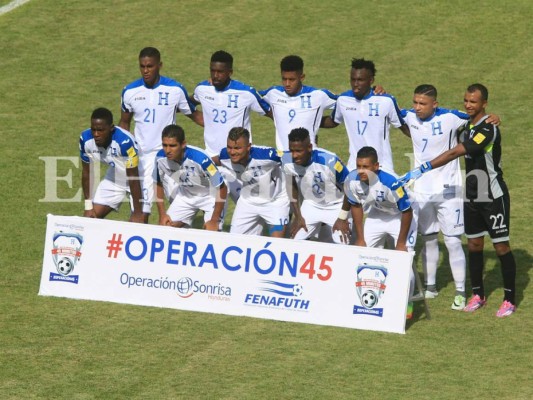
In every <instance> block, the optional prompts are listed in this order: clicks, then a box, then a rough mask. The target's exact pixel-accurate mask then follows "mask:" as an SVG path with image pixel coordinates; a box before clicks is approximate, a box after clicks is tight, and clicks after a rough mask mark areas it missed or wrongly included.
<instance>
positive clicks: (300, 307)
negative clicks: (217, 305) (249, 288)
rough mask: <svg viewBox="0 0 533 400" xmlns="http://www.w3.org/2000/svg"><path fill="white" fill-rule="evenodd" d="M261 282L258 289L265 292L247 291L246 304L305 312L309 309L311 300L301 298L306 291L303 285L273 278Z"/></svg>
mask: <svg viewBox="0 0 533 400" xmlns="http://www.w3.org/2000/svg"><path fill="white" fill-rule="evenodd" d="M259 282H260V284H261V286H260V287H258V288H257V290H258V291H260V292H263V293H262V294H257V293H246V295H245V297H244V304H245V305H248V306H256V307H267V308H275V309H285V310H291V311H304V312H306V311H307V310H308V309H309V304H310V300H304V299H301V298H299V297H301V296H302V295H303V293H304V288H303V286H302V285H300V284H292V283H283V282H277V281H271V280H261V281H259ZM264 293H267V294H264Z"/></svg>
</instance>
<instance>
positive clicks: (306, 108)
mask: <svg viewBox="0 0 533 400" xmlns="http://www.w3.org/2000/svg"><path fill="white" fill-rule="evenodd" d="M280 68H281V83H282V86H272V87H271V88H269V89H267V90H263V91H261V92H259V93H260V94H261V96H263V99H264V100H265V101H266V102H267V103H268V104H269V105H270V107H271V109H272V116H273V119H274V125H275V126H276V147H277V148H278V149H279V150H283V151H287V150H289V141H288V135H289V133H290V132H291V130H292V129H294V128H300V127H303V128H305V129H307V130H308V131H309V136H310V139H311V143H312V145H313V147H316V145H317V134H318V129H319V128H320V121H321V119H322V114H323V113H324V111H325V110H326V109H330V108H333V106H334V105H335V101H336V100H337V96H335V95H334V94H332V93H331V92H329V91H328V90H326V89H316V88H314V87H311V86H305V85H304V84H303V81H304V79H305V74H304V62H303V60H302V59H301V58H300V57H299V56H294V55H291V56H287V57H285V58H283V59H282V60H281V63H280Z"/></svg>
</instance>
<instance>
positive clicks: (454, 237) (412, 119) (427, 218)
mask: <svg viewBox="0 0 533 400" xmlns="http://www.w3.org/2000/svg"><path fill="white" fill-rule="evenodd" d="M402 116H403V118H404V119H405V122H406V124H407V126H408V127H409V131H410V132H411V140H412V142H413V152H414V159H415V165H420V164H423V163H424V162H426V161H430V160H432V159H433V158H435V157H437V156H438V155H439V154H441V153H444V152H445V151H446V150H449V149H450V148H452V147H455V146H456V145H457V144H458V136H459V131H460V130H461V129H462V128H463V127H464V126H465V124H466V123H467V120H468V114H465V113H462V112H459V111H456V110H454V111H450V110H447V109H444V108H440V107H438V102H437V89H436V88H435V87H434V86H432V85H420V86H418V87H417V88H416V89H415V91H414V95H413V108H412V109H411V110H409V111H405V110H404V111H402ZM413 192H414V195H415V199H416V202H417V203H418V232H419V233H420V234H421V235H422V240H423V243H424V245H423V247H422V252H421V253H422V266H423V269H424V275H425V278H426V292H425V296H426V298H434V297H436V296H437V295H438V292H437V288H436V278H437V264H438V261H439V244H438V233H439V230H440V231H441V232H442V234H443V237H444V244H445V245H446V248H447V249H448V254H449V261H450V267H451V270H452V275H453V280H454V282H455V296H454V301H453V303H452V309H453V310H462V309H463V308H464V307H465V304H466V298H465V279H466V259H465V254H464V251H463V247H462V244H461V235H462V234H463V233H464V222H463V221H464V220H463V183H462V176H461V171H460V165H459V160H458V159H455V160H453V161H451V162H449V163H448V164H446V165H443V166H442V167H440V168H436V169H433V170H432V171H430V172H428V173H427V174H425V175H424V176H423V177H421V178H420V179H419V180H417V181H416V182H415V185H414V188H413Z"/></svg>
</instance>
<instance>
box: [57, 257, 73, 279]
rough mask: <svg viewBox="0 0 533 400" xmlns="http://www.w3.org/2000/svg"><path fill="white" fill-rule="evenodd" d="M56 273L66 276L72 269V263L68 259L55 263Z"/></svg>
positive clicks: (64, 258)
mask: <svg viewBox="0 0 533 400" xmlns="http://www.w3.org/2000/svg"><path fill="white" fill-rule="evenodd" d="M56 267H57V272H59V273H60V274H61V275H68V274H70V273H71V272H72V270H73V269H74V263H73V262H72V260H71V259H70V258H68V257H63V258H61V259H60V260H59V261H58V262H57V266H56Z"/></svg>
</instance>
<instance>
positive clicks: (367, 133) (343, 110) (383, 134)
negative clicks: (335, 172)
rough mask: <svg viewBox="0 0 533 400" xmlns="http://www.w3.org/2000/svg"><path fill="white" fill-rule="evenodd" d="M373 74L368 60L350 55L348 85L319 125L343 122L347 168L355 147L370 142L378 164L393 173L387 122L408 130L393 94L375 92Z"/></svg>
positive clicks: (352, 161) (352, 165) (353, 159)
mask: <svg viewBox="0 0 533 400" xmlns="http://www.w3.org/2000/svg"><path fill="white" fill-rule="evenodd" d="M375 75H376V67H375V66H374V63H373V62H372V61H368V60H365V59H364V58H361V59H356V58H354V59H353V60H352V69H351V73H350V84H351V87H352V88H351V90H348V91H346V92H344V93H341V94H340V95H339V97H338V99H337V103H336V105H335V109H334V110H333V113H332V114H331V116H327V117H324V118H323V120H322V124H321V126H322V127H324V128H334V127H336V126H337V125H339V124H340V123H343V122H344V124H345V126H346V133H347V134H348V140H349V143H350V159H349V160H348V169H350V170H353V169H354V168H355V166H356V158H357V152H358V151H359V149H360V148H361V147H364V146H371V147H373V148H374V149H375V150H376V151H377V154H378V159H379V162H380V165H381V168H382V169H383V170H384V171H387V172H389V173H394V166H393V159H392V150H391V145H390V140H389V135H390V125H393V126H395V127H396V128H400V129H401V130H402V132H403V133H404V134H406V135H407V136H409V130H408V128H407V126H406V125H405V122H404V121H403V119H402V117H401V115H400V110H399V108H398V105H397V104H396V100H395V98H394V97H393V96H391V95H388V94H384V95H376V94H375V92H374V90H373V89H372V84H373V83H374V77H375Z"/></svg>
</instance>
